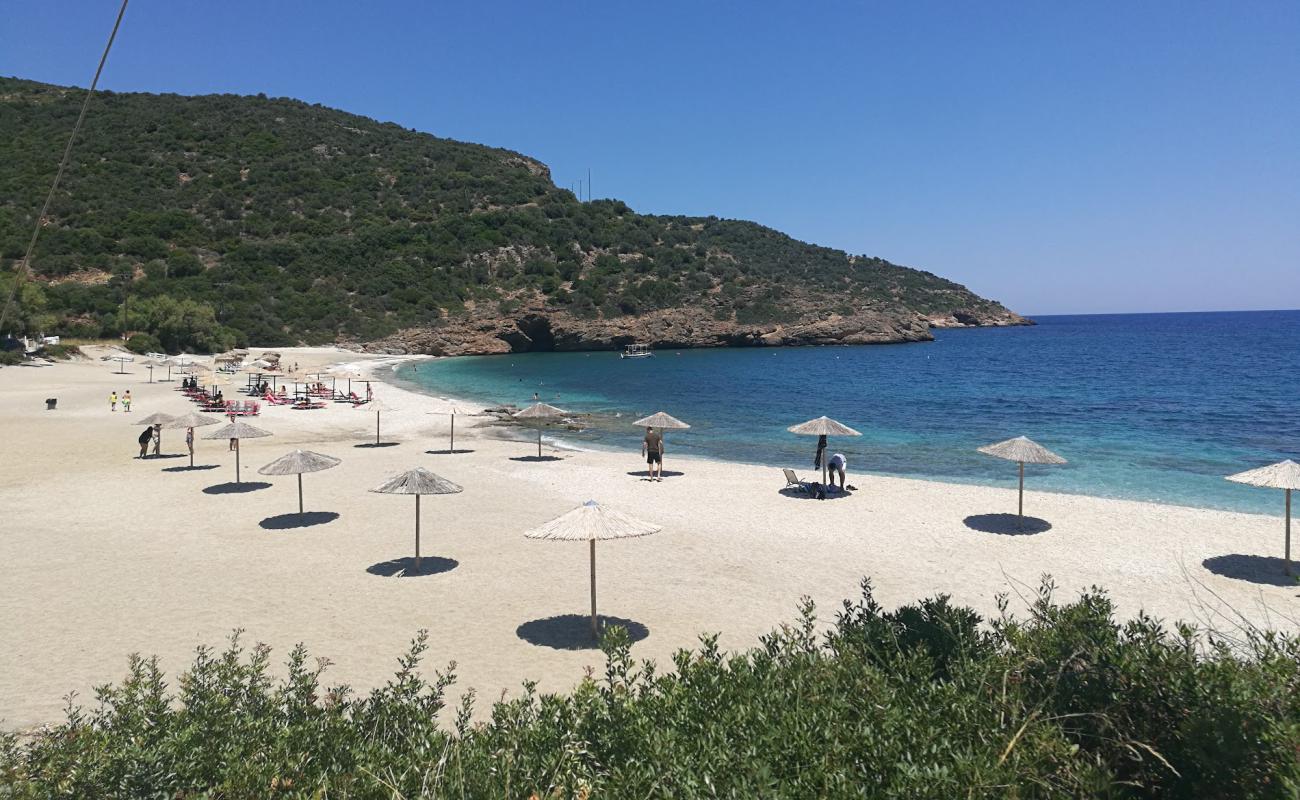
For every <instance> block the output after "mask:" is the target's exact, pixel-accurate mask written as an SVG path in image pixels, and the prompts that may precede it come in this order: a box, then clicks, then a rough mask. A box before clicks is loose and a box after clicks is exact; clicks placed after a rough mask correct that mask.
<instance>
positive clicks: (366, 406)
mask: <svg viewBox="0 0 1300 800" xmlns="http://www.w3.org/2000/svg"><path fill="white" fill-rule="evenodd" d="M352 410H354V411H373V412H375V444H379V414H380V412H383V411H396V410H397V409H395V408H393V407H392V406H390V405H388V404H387V403H385V402H384V401H383V400H380V399H379V398H378V397H376V398H374V399H373V400H370V401H369V402H365V403H357V404H356V405H354V406H352Z"/></svg>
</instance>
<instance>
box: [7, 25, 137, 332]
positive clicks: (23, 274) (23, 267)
mask: <svg viewBox="0 0 1300 800" xmlns="http://www.w3.org/2000/svg"><path fill="white" fill-rule="evenodd" d="M126 4H127V0H122V7H121V8H119V9H118V10H117V19H116V20H114V22H113V30H112V32H111V33H109V34H108V44H106V45H104V54H103V55H102V56H100V57H99V66H98V67H96V68H95V77H94V78H93V79H91V81H90V89H89V90H87V91H86V97H85V99H84V100H82V101H81V113H80V114H78V115H77V123H76V124H75V125H73V126H72V135H71V136H69V137H68V146H67V147H65V148H64V149H63V160H61V161H60V162H59V169H58V171H57V172H55V173H54V183H52V184H50V193H49V194H47V195H46V196H45V205H43V206H41V213H40V214H37V215H36V229H35V230H34V231H32V238H31V240H30V241H29V242H28V243H27V250H26V252H24V253H23V260H22V261H20V262H18V263H19V268H18V274H16V275H15V276H14V285H13V287H12V288H11V289H10V290H9V297H8V299H6V300H5V304H4V307H3V308H0V330H4V323H5V317H7V316H8V315H9V306H11V305H13V302H14V298H15V297H17V296H18V288H19V286H21V285H22V283H23V281H25V280H26V279H27V276H28V274H29V273H30V272H31V269H32V266H31V261H32V251H33V250H35V249H36V240H37V238H39V237H40V235H41V225H42V223H43V222H44V221H45V215H46V214H47V213H49V210H50V203H51V202H52V201H53V200H54V193H55V192H56V191H58V188H59V181H60V180H62V179H63V171H64V170H65V169H67V167H68V157H69V156H71V155H72V143H73V142H75V141H76V140H77V134H78V133H79V132H80V131H81V123H82V122H83V121H84V120H85V119H86V108H87V107H88V106H89V105H90V98H91V97H94V96H95V87H97V86H99V76H100V73H102V72H103V71H104V62H106V61H108V52H109V51H110V50H112V49H113V40H114V39H116V38H117V29H118V28H119V27H121V25H122V17H123V16H124V15H125V14H126Z"/></svg>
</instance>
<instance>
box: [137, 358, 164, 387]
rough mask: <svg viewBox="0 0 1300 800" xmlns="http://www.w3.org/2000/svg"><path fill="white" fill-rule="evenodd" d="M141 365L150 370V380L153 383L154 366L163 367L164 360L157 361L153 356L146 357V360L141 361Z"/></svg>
mask: <svg viewBox="0 0 1300 800" xmlns="http://www.w3.org/2000/svg"><path fill="white" fill-rule="evenodd" d="M140 366H142V367H145V368H147V369H148V370H149V382H150V383H153V368H154V367H161V366H162V362H160V361H155V360H153V359H152V358H146V359H145V360H144V361H141V362H140Z"/></svg>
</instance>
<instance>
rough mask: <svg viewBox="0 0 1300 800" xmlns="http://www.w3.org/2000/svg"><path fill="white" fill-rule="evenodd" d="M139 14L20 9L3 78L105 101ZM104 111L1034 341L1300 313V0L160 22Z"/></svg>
mask: <svg viewBox="0 0 1300 800" xmlns="http://www.w3.org/2000/svg"><path fill="white" fill-rule="evenodd" d="M116 6H117V2H116V0H97V1H96V2H91V1H90V0H80V1H79V2H72V1H71V0H9V2H7V3H5V9H4V12H3V21H2V22H0V74H6V75H18V76H22V77H27V78H34V79H37V80H44V81H50V82H54V83H64V84H77V85H83V86H84V85H86V84H87V83H88V82H89V80H90V76H91V74H92V72H93V70H94V64H95V61H96V59H97V58H98V54H99V50H100V48H101V47H102V45H103V41H104V38H105V37H106V35H107V32H108V28H109V27H110V25H111V23H112V19H113V15H114V13H115V11H116ZM102 85H103V86H104V87H105V88H109V89H114V90H119V91H130V90H146V91H170V92H181V93H203V92H235V93H250V94H251V93H257V92H265V93H267V94H269V95H285V96H292V97H298V98H302V99H304V100H308V101H311V102H319V103H323V104H325V105H329V106H334V107H338V108H342V109H345V110H348V111H353V112H357V113H360V114H365V115H367V116H371V117H375V118H378V119H381V120H392V121H396V122H399V123H401V124H403V125H406V126H409V127H414V128H418V129H421V130H426V131H430V132H433V133H436V134H439V135H441V136H449V137H453V138H457V139H465V140H469V141H474V142H483V143H486V144H491V145H497V146H501V147H507V148H511V149H514V150H518V151H520V152H523V153H527V154H529V155H531V156H534V157H536V158H539V159H541V160H542V161H544V162H546V163H547V164H549V165H550V166H551V169H552V172H553V175H554V177H555V180H556V183H558V184H559V185H561V186H568V185H570V184H573V183H574V182H576V181H577V180H578V179H579V178H581V177H585V175H586V170H587V168H588V167H590V168H591V170H592V172H593V175H594V181H593V184H594V191H595V195H596V196H597V197H606V196H612V197H618V198H621V199H623V200H625V201H627V202H628V203H629V204H630V205H632V206H633V207H634V208H636V209H637V210H639V211H644V212H653V213H683V214H717V215H719V216H724V217H735V218H743V219H752V220H756V221H758V222H762V223H764V224H767V225H771V226H772V227H775V228H778V229H780V230H783V231H786V232H788V233H790V234H792V235H793V236H796V237H798V238H800V239H804V240H808V241H812V242H817V243H820V244H826V245H831V246H835V247H840V248H844V249H846V250H849V251H850V252H855V253H866V254H869V255H879V256H882V257H884V258H888V259H890V260H891V261H895V262H898V263H902V264H907V265H910V266H916V267H920V268H923V269H928V270H931V271H933V272H936V273H939V274H941V275H944V276H946V277H951V278H953V279H955V280H958V281H961V282H963V283H966V284H967V285H969V286H970V287H971V288H973V289H975V290H976V291H978V292H980V293H982V294H985V295H987V296H990V297H994V298H996V299H999V300H1002V301H1004V302H1006V303H1007V304H1008V305H1010V306H1011V307H1012V308H1015V309H1017V310H1020V311H1023V312H1026V313H1031V314H1033V313H1038V314H1048V313H1070V312H1123V311H1146V310H1150V311H1165V310H1202V309H1204V310H1211V309H1249V308H1296V307H1300V2H1296V0H1283V1H1282V2H1221V3H1202V2H1190V1H1188V0H1182V1H1181V2H1156V1H1154V0H1143V1H1142V2H1131V0H1130V1H1126V2H1111V3H1107V2H1079V3H1059V2H1044V0H1034V1H1033V2H1024V3H1013V2H995V3H972V2H952V3H927V2H897V1H896V0H890V1H889V2H841V1H839V0H819V1H818V2H804V3H794V2H791V3H782V4H767V3H759V2H731V3H724V2H704V1H701V0H697V1H696V2H665V1H664V0H658V1H657V2H631V1H630V0H628V1H626V2H624V1H622V0H606V1H605V2H590V3H578V2H559V1H557V0H550V1H548V2H539V1H538V0H528V2H522V1H521V2H518V3H495V2H475V3H469V2H466V3H457V4H449V3H445V2H432V1H431V2H397V1H396V0H394V2H382V1H381V0H375V1H374V2H357V1H356V0H348V2H343V0H310V1H307V0H302V1H298V2H290V1H289V0H258V2H251V1H247V2H237V1H236V0H224V1H223V2H199V0H134V2H132V3H131V6H130V8H129V9H128V10H127V15H126V19H125V21H124V23H123V29H122V32H121V34H120V35H119V38H118V42H117V44H116V46H115V48H114V51H113V54H112V56H111V57H110V60H109V64H108V67H107V68H106V71H105V76H104V79H103V81H102ZM92 113H93V112H92ZM2 168H3V166H2V165H0V169H2Z"/></svg>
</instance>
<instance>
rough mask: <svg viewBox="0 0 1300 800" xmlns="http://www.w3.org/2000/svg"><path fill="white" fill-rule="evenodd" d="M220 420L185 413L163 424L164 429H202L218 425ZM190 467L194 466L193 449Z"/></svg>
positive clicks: (191, 412) (194, 412) (193, 413)
mask: <svg viewBox="0 0 1300 800" xmlns="http://www.w3.org/2000/svg"><path fill="white" fill-rule="evenodd" d="M220 424H221V420H219V419H217V418H216V417H210V416H208V415H206V414H200V413H198V412H197V411H187V412H186V413H184V414H181V415H180V416H179V417H172V421H171V422H165V423H163V427H164V428H203V427H206V426H208V425H220ZM190 466H191V467H193V466H194V448H190Z"/></svg>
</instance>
